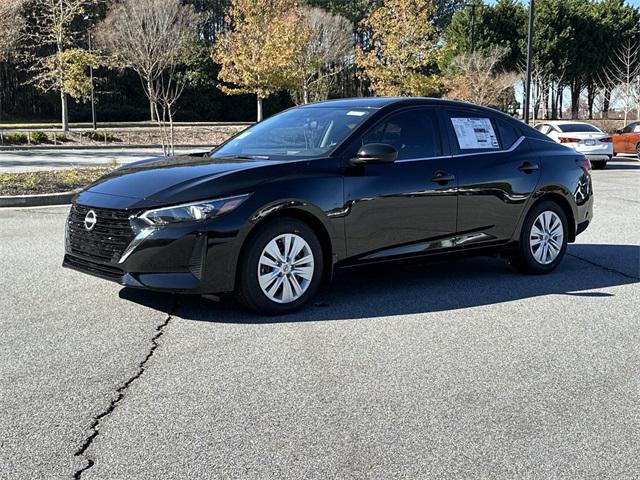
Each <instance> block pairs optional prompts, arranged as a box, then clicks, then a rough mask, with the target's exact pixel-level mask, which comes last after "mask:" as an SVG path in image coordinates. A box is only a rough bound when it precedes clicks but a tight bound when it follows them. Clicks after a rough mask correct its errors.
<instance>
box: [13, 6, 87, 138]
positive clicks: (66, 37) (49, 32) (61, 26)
mask: <svg viewBox="0 0 640 480" xmlns="http://www.w3.org/2000/svg"><path fill="white" fill-rule="evenodd" d="M94 3H96V2H92V1H91V0H33V2H32V3H31V4H30V11H31V15H32V19H33V20H34V21H33V22H32V23H30V25H29V26H30V28H29V30H28V31H27V32H26V34H27V37H28V39H29V41H30V42H31V44H32V46H33V51H34V52H36V54H37V53H40V52H41V51H42V49H43V48H50V49H51V50H53V53H52V54H50V55H46V56H41V57H40V56H38V57H36V62H35V63H34V65H33V70H34V71H35V76H34V77H33V81H34V83H35V85H36V86H37V87H38V88H39V89H40V90H41V91H43V92H49V91H56V92H58V93H59V95H60V104H61V112H62V114H61V116H62V129H63V130H65V131H66V130H69V111H68V106H67V97H68V95H69V93H70V92H68V91H67V90H65V84H66V83H67V82H66V75H67V67H68V64H67V62H66V61H65V51H66V50H68V49H69V48H73V47H74V46H75V43H76V41H77V39H78V37H79V34H80V31H81V29H82V27H83V24H82V18H83V17H84V16H85V15H86V14H87V13H88V12H89V11H90V9H91V7H92V4H94Z"/></svg>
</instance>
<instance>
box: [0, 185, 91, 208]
mask: <svg viewBox="0 0 640 480" xmlns="http://www.w3.org/2000/svg"><path fill="white" fill-rule="evenodd" d="M79 191H80V190H79V189H78V190H72V191H71V192H61V193H42V194H38V195H15V196H6V197H2V196H0V208H2V207H43V206H48V205H66V204H68V203H71V199H72V198H73V197H74V196H75V195H76V194H77V193H78V192H79Z"/></svg>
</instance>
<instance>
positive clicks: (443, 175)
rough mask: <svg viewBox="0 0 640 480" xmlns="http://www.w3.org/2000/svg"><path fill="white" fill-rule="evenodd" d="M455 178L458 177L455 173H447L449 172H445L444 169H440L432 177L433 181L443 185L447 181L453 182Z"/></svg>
mask: <svg viewBox="0 0 640 480" xmlns="http://www.w3.org/2000/svg"><path fill="white" fill-rule="evenodd" d="M455 179H456V177H455V176H454V175H451V174H450V173H447V172H443V171H442V170H438V171H437V172H436V173H434V174H433V177H431V181H432V182H436V183H441V184H443V185H444V184H445V183H449V182H453V181H454V180H455Z"/></svg>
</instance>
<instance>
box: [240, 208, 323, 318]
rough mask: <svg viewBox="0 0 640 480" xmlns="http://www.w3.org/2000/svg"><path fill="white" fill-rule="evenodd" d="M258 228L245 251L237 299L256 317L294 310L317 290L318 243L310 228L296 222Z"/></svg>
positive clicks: (319, 273) (281, 221) (319, 268)
mask: <svg viewBox="0 0 640 480" xmlns="http://www.w3.org/2000/svg"><path fill="white" fill-rule="evenodd" d="M259 228H260V229H259V230H258V231H257V232H256V233H255V234H254V235H252V236H251V238H250V239H249V240H248V243H247V245H246V247H245V249H244V255H243V258H242V259H241V261H240V265H239V267H238V288H237V291H236V296H237V298H238V300H239V301H240V302H241V303H242V304H244V305H245V306H247V307H248V308H250V309H251V310H254V311H255V312H257V313H259V314H264V315H278V314H284V313H288V312H292V311H294V310H297V309H298V308H300V307H302V306H303V305H305V304H306V303H307V302H308V301H309V300H311V298H312V297H313V296H314V295H315V293H316V291H317V290H318V287H319V286H320V282H321V277H322V269H323V262H322V247H321V245H320V242H319V240H318V238H317V237H316V235H315V233H314V232H313V230H311V228H309V227H308V226H307V225H306V224H305V223H303V222H301V221H299V220H295V219H277V220H274V221H272V222H269V223H267V224H265V225H263V226H261V227H259Z"/></svg>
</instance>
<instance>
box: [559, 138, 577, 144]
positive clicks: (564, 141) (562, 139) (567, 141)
mask: <svg viewBox="0 0 640 480" xmlns="http://www.w3.org/2000/svg"><path fill="white" fill-rule="evenodd" d="M558 140H560V143H578V142H579V141H580V139H579V138H572V137H560V138H558Z"/></svg>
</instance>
